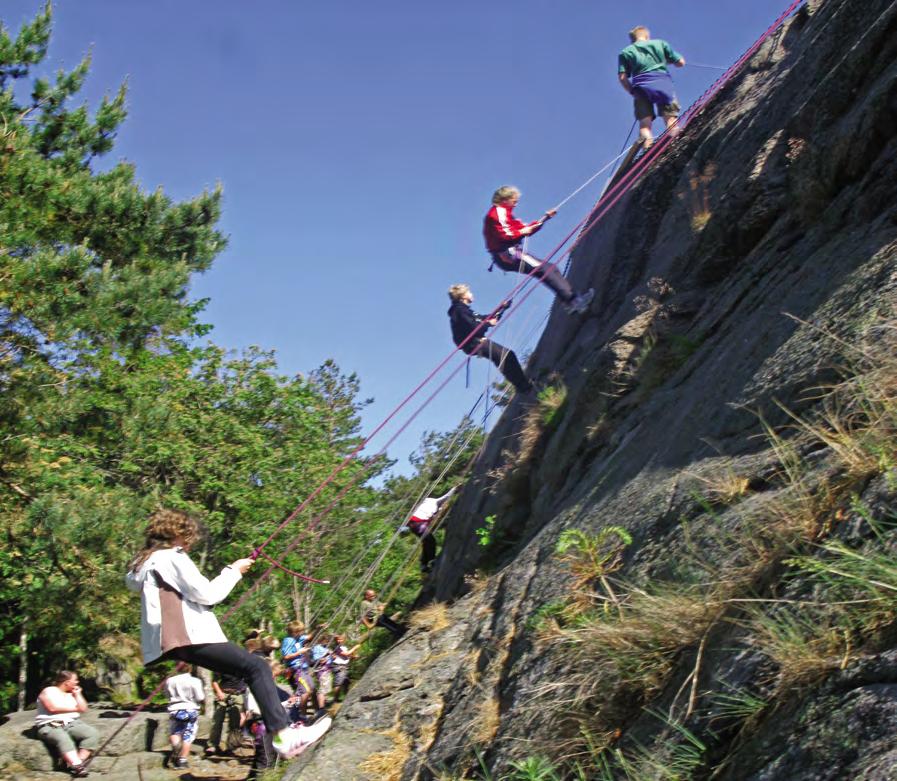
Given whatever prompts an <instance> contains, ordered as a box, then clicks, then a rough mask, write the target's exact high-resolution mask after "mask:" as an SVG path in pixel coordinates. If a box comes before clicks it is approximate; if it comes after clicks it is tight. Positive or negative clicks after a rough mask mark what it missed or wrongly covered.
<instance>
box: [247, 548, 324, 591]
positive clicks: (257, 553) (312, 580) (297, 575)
mask: <svg viewBox="0 0 897 781" xmlns="http://www.w3.org/2000/svg"><path fill="white" fill-rule="evenodd" d="M252 555H253V556H254V557H258V556H261V557H262V558H263V559H267V560H268V561H270V562H271V564H273V565H274V566H275V567H277V569H279V570H283V571H284V572H286V573H287V575H292V576H293V577H294V578H299V579H300V580H306V581H308V582H309V583H324V584H325V585H330V581H329V580H320V579H319V578H311V577H309V576H308V575H303V574H302V573H301V572H296V570H294V569H289V568H288V567H284V566H283V564H281V563H280V562H279V561H277V560H276V559H272V558H271V557H270V556H269V555H268V554H267V553H265V552H264V551H262V550H256V551H253V554H252Z"/></svg>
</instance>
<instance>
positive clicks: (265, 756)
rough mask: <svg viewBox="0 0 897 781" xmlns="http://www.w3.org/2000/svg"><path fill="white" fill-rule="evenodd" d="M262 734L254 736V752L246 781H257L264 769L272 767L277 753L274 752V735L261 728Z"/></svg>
mask: <svg viewBox="0 0 897 781" xmlns="http://www.w3.org/2000/svg"><path fill="white" fill-rule="evenodd" d="M261 732H262V734H257V735H256V736H255V754H253V755H252V766H251V767H250V769H249V775H248V776H246V781H258V779H260V778H261V777H262V775H264V773H265V771H266V770H268V769H269V768H272V767H274V765H275V764H276V762H277V754H275V753H274V736H273V735H272V734H271V733H270V732H268V730H267V729H265V728H262V730H261Z"/></svg>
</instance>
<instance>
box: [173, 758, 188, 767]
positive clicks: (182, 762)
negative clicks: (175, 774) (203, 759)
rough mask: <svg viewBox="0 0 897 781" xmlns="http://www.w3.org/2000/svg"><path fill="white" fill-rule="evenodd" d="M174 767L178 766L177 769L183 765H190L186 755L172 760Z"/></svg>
mask: <svg viewBox="0 0 897 781" xmlns="http://www.w3.org/2000/svg"><path fill="white" fill-rule="evenodd" d="M174 767H176V768H178V769H179V770H180V769H182V768H185V767H190V765H189V763H188V762H187V757H178V758H177V759H176V760H175V761H174Z"/></svg>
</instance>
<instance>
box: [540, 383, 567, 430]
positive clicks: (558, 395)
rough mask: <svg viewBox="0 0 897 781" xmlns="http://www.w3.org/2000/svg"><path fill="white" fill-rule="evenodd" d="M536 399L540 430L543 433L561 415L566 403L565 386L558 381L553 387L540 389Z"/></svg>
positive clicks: (555, 422) (556, 421)
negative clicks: (540, 424)
mask: <svg viewBox="0 0 897 781" xmlns="http://www.w3.org/2000/svg"><path fill="white" fill-rule="evenodd" d="M537 398H538V402H539V403H538V409H539V414H540V416H541V422H542V428H543V431H545V430H548V429H550V428H551V427H552V426H554V425H556V424H557V423H558V421H559V420H560V418H561V415H562V414H563V410H564V405H565V404H566V402H567V386H566V385H564V383H563V382H561V381H558V382H557V383H556V384H554V385H548V386H547V387H545V388H542V390H540V391H539V393H538V396H537Z"/></svg>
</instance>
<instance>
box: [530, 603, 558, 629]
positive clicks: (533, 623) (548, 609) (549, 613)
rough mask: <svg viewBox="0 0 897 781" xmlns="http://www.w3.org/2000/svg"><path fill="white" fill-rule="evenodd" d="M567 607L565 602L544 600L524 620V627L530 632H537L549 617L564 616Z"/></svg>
mask: <svg viewBox="0 0 897 781" xmlns="http://www.w3.org/2000/svg"><path fill="white" fill-rule="evenodd" d="M566 607H567V603H566V602H562V601H560V600H559V601H556V602H546V603H545V604H544V605H542V606H541V607H540V608H539V609H538V610H537V611H536V612H535V613H533V614H532V615H531V616H530V617H529V618H528V619H527V622H526V628H527V629H528V630H529V631H530V632H538V631H540V630H541V629H543V628H544V627H545V625H546V623H547V622H548V621H549V620H551V619H559V618H561V617H563V616H564V613H565V610H566Z"/></svg>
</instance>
